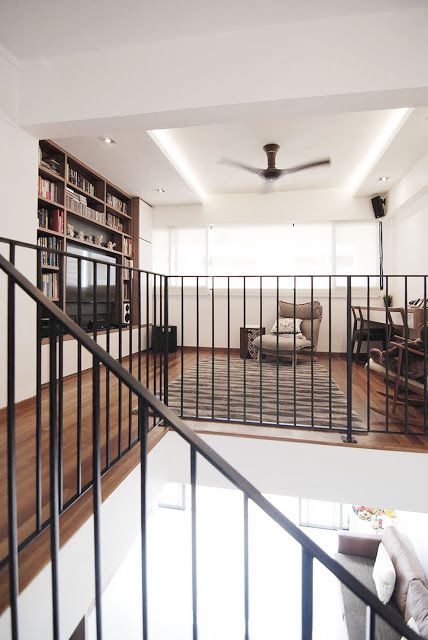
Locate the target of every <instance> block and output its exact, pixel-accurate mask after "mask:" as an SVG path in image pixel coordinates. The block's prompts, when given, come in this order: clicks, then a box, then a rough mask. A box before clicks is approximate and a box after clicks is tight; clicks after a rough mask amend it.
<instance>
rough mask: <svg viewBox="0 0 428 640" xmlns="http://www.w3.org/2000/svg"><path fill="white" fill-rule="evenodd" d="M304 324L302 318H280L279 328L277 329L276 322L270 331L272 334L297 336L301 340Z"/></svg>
mask: <svg viewBox="0 0 428 640" xmlns="http://www.w3.org/2000/svg"><path fill="white" fill-rule="evenodd" d="M302 322H303V320H302V319H301V318H279V320H278V325H279V327H278V328H277V323H276V321H275V324H274V325H273V327H272V329H271V330H270V333H275V334H277V333H279V334H291V335H294V334H296V337H299V338H300V337H301V336H302V332H301V330H300V326H301V324H302Z"/></svg>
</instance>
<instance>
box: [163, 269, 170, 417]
mask: <svg viewBox="0 0 428 640" xmlns="http://www.w3.org/2000/svg"><path fill="white" fill-rule="evenodd" d="M168 295H169V294H168V276H165V283H164V306H163V309H164V320H165V343H164V363H163V401H164V403H165V404H168V361H169V318H168Z"/></svg>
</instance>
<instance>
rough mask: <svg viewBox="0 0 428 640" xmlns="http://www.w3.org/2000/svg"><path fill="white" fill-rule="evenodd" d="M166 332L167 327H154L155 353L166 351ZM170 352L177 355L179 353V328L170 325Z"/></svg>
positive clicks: (153, 343) (153, 345)
mask: <svg viewBox="0 0 428 640" xmlns="http://www.w3.org/2000/svg"><path fill="white" fill-rule="evenodd" d="M165 342H166V331H165V327H161V326H158V325H154V326H153V328H152V350H153V352H154V353H161V352H162V353H163V352H164V351H165ZM168 351H169V353H175V352H176V351H177V327H176V326H175V325H171V324H170V325H168Z"/></svg>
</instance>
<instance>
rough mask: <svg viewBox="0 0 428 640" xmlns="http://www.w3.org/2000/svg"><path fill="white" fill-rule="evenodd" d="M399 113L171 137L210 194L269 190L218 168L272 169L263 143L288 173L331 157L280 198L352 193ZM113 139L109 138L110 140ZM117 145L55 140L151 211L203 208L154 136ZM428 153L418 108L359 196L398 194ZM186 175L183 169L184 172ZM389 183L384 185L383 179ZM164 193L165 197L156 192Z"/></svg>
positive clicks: (208, 129) (286, 181) (289, 183)
mask: <svg viewBox="0 0 428 640" xmlns="http://www.w3.org/2000/svg"><path fill="white" fill-rule="evenodd" d="M392 113H393V112H392V111H366V112H358V113H339V114H322V115H308V114H306V115H298V116H297V115H291V114H287V115H285V116H284V117H283V118H281V119H270V120H268V121H264V120H262V119H260V118H257V119H254V118H253V119H252V120H251V121H245V122H239V123H230V122H227V123H222V124H215V125H203V126H197V127H183V128H180V129H169V130H167V131H166V132H167V135H168V138H169V140H170V141H171V143H172V144H173V146H174V147H175V148H176V149H177V150H179V153H180V155H181V157H182V160H184V161H185V164H187V165H188V168H189V169H190V171H191V174H192V175H193V177H194V178H195V179H196V181H197V183H198V184H199V185H200V186H201V187H202V189H203V191H205V192H206V193H207V194H208V195H210V194H222V193H259V192H260V191H261V190H262V186H263V183H262V181H261V180H260V178H259V177H258V176H256V175H253V174H250V173H247V172H245V171H243V170H240V169H237V168H234V167H227V166H223V165H220V164H218V160H219V159H220V158H222V157H229V158H231V159H234V160H236V161H238V162H243V163H245V164H248V165H251V166H255V167H261V168H263V167H265V166H266V156H265V153H264V152H263V150H262V147H263V145H264V144H266V143H268V142H276V143H278V144H279V145H280V147H281V148H280V150H279V152H278V156H277V166H278V167H280V168H287V167H290V166H293V165H296V164H301V163H304V162H308V161H311V160H316V159H319V158H324V157H330V158H331V161H332V164H331V166H329V167H320V168H314V169H308V170H306V171H302V172H300V173H297V174H292V175H290V176H287V177H285V178H283V179H282V180H279V181H278V182H277V183H276V187H277V190H278V191H284V190H291V189H294V190H296V189H328V188H346V187H349V185H350V182H351V181H352V178H353V176H354V174H355V173H356V172H357V170H358V168H359V166H360V165H361V164H362V163H364V160H365V158H366V157H367V155H368V154H369V152H370V150H371V148H372V146H373V144H374V143H375V141H376V139H377V137H378V136H379V135H380V133H381V132H382V130H383V129H384V128H385V126H386V124H387V123H388V122H389V121H390V119H391V115H392ZM109 133H110V132H109V131H106V132H105V134H106V135H108V134H109ZM114 139H115V140H116V142H117V144H113V145H106V144H104V143H102V142H100V141H99V140H98V139H97V138H96V137H95V136H86V137H75V138H62V139H61V138H60V139H57V140H56V141H57V142H58V144H60V145H61V146H62V147H64V148H66V149H67V150H68V151H69V152H70V153H72V154H73V155H75V156H77V157H78V158H79V159H81V160H82V161H83V162H85V163H87V164H88V165H90V166H92V167H93V168H94V169H95V170H96V171H98V172H99V173H101V174H102V175H105V176H106V177H107V178H108V179H110V180H111V181H112V182H114V183H116V184H118V185H120V186H121V187H122V188H123V189H125V190H126V191H128V192H129V193H131V194H132V195H138V196H140V197H141V198H143V199H144V200H145V201H146V202H148V203H149V204H151V205H152V206H165V205H181V204H192V203H198V202H200V197H199V196H198V194H197V193H196V192H195V191H194V190H193V189H192V188H191V186H189V184H188V183H187V182H186V180H185V179H184V178H183V176H182V175H181V173H180V172H179V170H180V166H178V165H177V169H176V168H175V167H174V165H173V163H172V162H170V160H169V159H168V157H167V155H165V150H161V148H159V147H158V146H157V144H155V141H154V140H153V139H152V138H151V137H150V135H149V134H148V133H146V132H145V131H141V130H129V131H126V132H122V133H118V132H115V133H114ZM427 152H428V108H419V109H414V110H413V112H412V113H411V114H410V116H409V117H408V118H407V120H406V121H405V122H404V124H403V125H402V126H401V128H400V129H399V131H398V133H397V134H396V135H395V137H394V138H393V139H392V141H390V143H389V145H388V146H387V147H386V149H385V150H384V151H383V153H382V155H381V156H380V158H379V159H378V160H377V161H376V163H375V164H374V166H373V167H372V168H371V171H370V173H369V174H368V176H367V177H365V178H364V180H363V182H362V184H361V185H360V186H359V188H358V191H357V193H356V195H359V196H369V195H374V194H377V193H383V192H385V191H387V190H388V189H390V188H391V186H393V185H394V184H395V183H396V182H397V181H398V180H399V179H400V178H401V177H402V176H403V175H404V174H405V173H407V171H408V170H409V169H410V168H411V167H412V166H413V165H414V164H415V163H416V162H417V161H418V160H419V159H420V158H421V157H422V156H423V155H424V154H425V153H427ZM181 169H182V167H181ZM384 175H386V176H389V177H390V180H388V182H387V183H379V177H380V176H384ZM156 187H162V188H164V189H165V190H166V192H165V193H158V192H157V191H155V188H156Z"/></svg>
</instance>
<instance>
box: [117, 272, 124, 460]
mask: <svg viewBox="0 0 428 640" xmlns="http://www.w3.org/2000/svg"><path fill="white" fill-rule="evenodd" d="M116 274H117V275H118V276H119V277H118V278H117V279H116V282H117V283H119V286H120V287H122V269H121V268H120V264H119V263H117V264H116ZM121 299H122V298H121ZM121 313H122V315H121V317H120V318H119V332H118V343H119V344H118V350H119V354H118V355H119V362H120V364H122V323H123V322H124V317H123V304H122V310H121ZM117 391H118V394H117V401H118V402H117V457H118V458H120V456H121V455H122V382H121V381H120V380H118V390H117Z"/></svg>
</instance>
